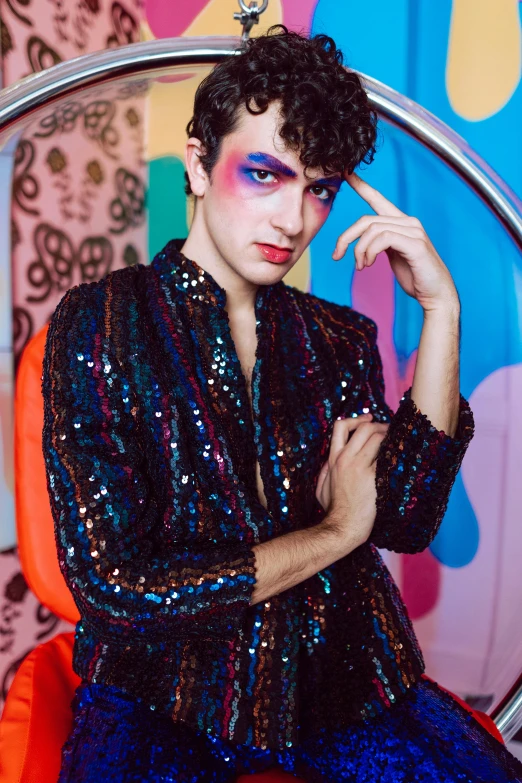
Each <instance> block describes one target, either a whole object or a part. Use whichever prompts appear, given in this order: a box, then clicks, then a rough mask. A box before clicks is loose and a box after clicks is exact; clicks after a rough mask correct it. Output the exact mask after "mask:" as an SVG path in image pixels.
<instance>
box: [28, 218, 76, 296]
mask: <svg viewBox="0 0 522 783" xmlns="http://www.w3.org/2000/svg"><path fill="white" fill-rule="evenodd" d="M33 244H34V247H35V248H36V252H37V255H38V257H37V259H36V260H35V261H32V262H31V263H30V264H29V266H28V267H27V281H28V283H29V284H30V285H31V286H32V287H33V288H36V289H40V290H42V294H41V295H40V296H35V295H28V296H27V298H26V301H27V302H43V301H45V299H47V298H48V296H49V294H50V293H51V291H52V290H53V289H56V290H58V291H66V290H67V289H68V288H70V287H71V285H72V273H73V267H74V249H73V245H72V242H71V240H70V239H69V237H68V236H66V234H64V232H63V231H60V229H58V228H54V227H53V226H51V225H49V223H40V224H39V225H38V226H37V227H36V229H35V231H34V234H33Z"/></svg>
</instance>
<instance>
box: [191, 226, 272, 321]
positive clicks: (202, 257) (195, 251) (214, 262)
mask: <svg viewBox="0 0 522 783" xmlns="http://www.w3.org/2000/svg"><path fill="white" fill-rule="evenodd" d="M181 252H182V253H183V254H184V255H185V256H187V258H190V259H191V260H192V261H195V262H196V263H197V264H199V266H200V267H201V268H202V269H204V270H205V272H208V273H209V275H211V276H212V277H213V278H214V280H215V281H216V283H217V284H218V285H219V286H220V287H221V288H223V289H225V291H226V305H225V309H226V310H227V312H228V313H229V314H237V315H238V316H239V317H240V316H241V314H246V313H248V312H251V311H253V310H254V305H255V300H256V292H257V288H258V287H257V286H256V285H253V284H252V283H249V282H248V281H246V280H245V279H244V278H242V277H241V276H240V275H238V274H237V272H235V270H234V269H232V268H231V267H230V266H229V265H228V264H227V262H226V261H225V260H224V259H223V257H222V256H221V255H220V253H219V252H218V251H217V249H216V247H215V245H214V243H213V242H212V240H211V238H210V237H209V235H208V232H207V231H206V230H205V227H204V226H201V225H200V223H199V221H197V220H196V218H194V221H193V223H192V225H191V227H190V231H189V234H188V237H187V239H186V240H185V243H184V245H183V247H182V248H181Z"/></svg>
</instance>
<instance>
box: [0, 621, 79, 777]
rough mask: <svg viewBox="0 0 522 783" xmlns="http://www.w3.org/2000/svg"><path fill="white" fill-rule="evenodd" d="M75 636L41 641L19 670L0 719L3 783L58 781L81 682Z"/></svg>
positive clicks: (0, 757)
mask: <svg viewBox="0 0 522 783" xmlns="http://www.w3.org/2000/svg"><path fill="white" fill-rule="evenodd" d="M73 640H74V633H72V632H70V633H62V634H59V635H58V636H55V637H54V639H51V640H50V641H48V642H45V644H39V645H38V647H35V649H34V650H33V651H32V652H30V653H29V655H28V656H27V657H26V658H25V660H24V661H23V663H22V665H21V666H20V668H19V669H18V671H17V673H16V675H15V678H14V680H13V682H12V684H11V687H10V689H9V693H8V694H7V699H6V702H5V706H4V712H3V714H2V720H1V721H0V781H1V783H51V781H52V783H56V780H57V778H58V773H59V771H60V762H61V756H60V750H61V747H62V745H63V743H64V742H65V740H66V738H67V736H68V734H69V731H70V729H71V726H72V714H71V700H72V697H73V694H74V691H75V689H76V687H77V686H78V685H79V684H80V679H79V677H77V675H76V674H75V673H74V672H73V669H72V646H73Z"/></svg>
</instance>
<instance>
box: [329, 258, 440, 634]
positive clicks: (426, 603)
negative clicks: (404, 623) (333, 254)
mask: <svg viewBox="0 0 522 783" xmlns="http://www.w3.org/2000/svg"><path fill="white" fill-rule="evenodd" d="M346 261H348V259H346ZM350 262H351V259H350ZM339 263H343V261H340V262H339ZM351 263H353V262H351ZM394 289H395V275H394V274H393V272H392V269H391V267H390V264H389V261H388V256H387V255H386V253H379V255H378V256H377V258H376V259H375V263H374V264H373V265H372V266H371V267H368V268H367V269H363V270H362V271H361V272H357V271H356V272H354V278H353V283H352V302H353V306H354V308H355V309H356V310H358V311H360V312H362V313H365V314H366V315H368V316H369V317H370V318H372V319H373V320H374V321H375V323H376V324H377V328H378V336H377V339H378V345H379V352H380V354H381V357H382V360H383V369H384V384H385V389H386V402H387V403H388V405H390V407H391V408H392V409H393V410H397V407H398V405H399V402H400V398H401V397H402V394H403V392H404V390H405V389H407V388H408V387H409V386H411V384H412V383H413V373H414V371H415V363H416V360H417V351H416V350H415V351H413V353H412V355H411V356H410V358H409V362H408V367H407V368H406V375H405V376H404V377H403V378H401V377H400V376H399V362H398V360H397V355H396V352H395V345H394V342H393V322H394V320H395V304H394V302H395V291H394ZM401 565H402V584H401V594H402V597H403V599H404V602H405V604H406V606H407V608H408V613H409V614H410V616H411V618H412V620H417V619H419V618H421V617H424V616H425V615H427V614H428V613H429V612H431V611H433V609H434V608H435V607H436V605H437V602H438V600H439V594H440V585H441V576H442V574H441V565H440V563H439V561H438V560H437V559H436V558H435V557H434V556H433V555H432V553H431V552H430V550H429V549H426V550H424V552H420V553H419V554H416V555H413V556H412V555H406V554H404V555H402V563H401Z"/></svg>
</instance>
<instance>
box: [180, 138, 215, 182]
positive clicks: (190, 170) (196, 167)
mask: <svg viewBox="0 0 522 783" xmlns="http://www.w3.org/2000/svg"><path fill="white" fill-rule="evenodd" d="M204 154H205V147H204V146H203V144H202V142H201V141H200V139H197V138H195V137H194V136H191V137H190V139H189V140H188V141H187V143H186V145H185V168H186V169H187V174H188V178H189V180H190V187H191V189H192V192H193V193H194V195H195V196H203V195H204V194H205V191H206V189H207V187H208V183H209V180H208V176H207V173H206V171H205V169H204V168H203V165H202V163H201V160H200V155H204Z"/></svg>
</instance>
